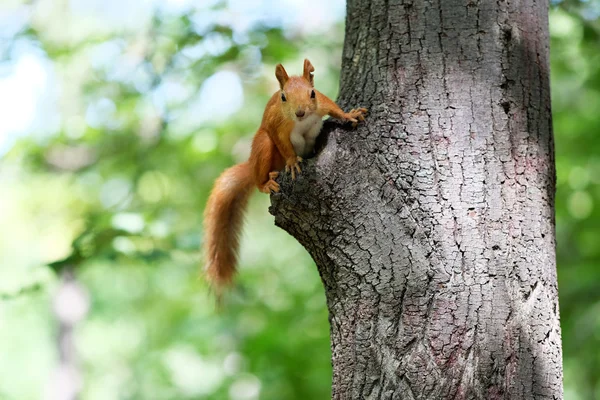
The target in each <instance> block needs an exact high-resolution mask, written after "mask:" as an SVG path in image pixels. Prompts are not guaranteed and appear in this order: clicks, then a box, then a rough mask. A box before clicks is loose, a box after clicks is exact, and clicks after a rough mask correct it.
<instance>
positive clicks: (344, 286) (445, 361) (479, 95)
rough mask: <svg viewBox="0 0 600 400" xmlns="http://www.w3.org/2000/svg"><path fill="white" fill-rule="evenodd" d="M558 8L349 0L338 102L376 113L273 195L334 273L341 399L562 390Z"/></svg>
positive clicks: (334, 339) (327, 280) (330, 137)
mask: <svg viewBox="0 0 600 400" xmlns="http://www.w3.org/2000/svg"><path fill="white" fill-rule="evenodd" d="M547 14H548V4H547V2H545V1H537V2H536V1H535V0H521V1H516V0H499V1H495V0H494V1H491V0H471V1H458V0H445V1H442V0H437V1H423V0H413V1H411V0H405V1H404V2H402V1H394V0H349V1H348V6H347V20H346V40H345V45H344V52H343V61H342V74H341V89H340V99H339V103H340V104H341V105H342V106H343V108H344V109H346V110H347V109H350V108H353V107H358V106H366V107H368V108H369V111H370V114H369V116H368V117H367V122H366V124H364V125H359V127H358V128H357V129H356V130H347V129H342V128H341V127H340V126H339V125H335V124H328V125H327V127H328V129H325V131H328V130H329V131H330V132H329V133H327V132H325V133H324V135H325V140H326V143H325V145H324V147H323V149H322V150H321V151H320V153H319V154H318V156H317V157H316V158H315V159H314V160H309V161H307V162H306V163H305V166H304V169H303V173H302V174H301V176H300V177H299V178H298V179H297V180H296V181H295V182H291V181H290V179H289V177H284V179H282V192H281V193H280V194H275V195H273V196H272V204H273V205H272V207H271V212H272V213H273V214H274V215H275V222H276V224H277V225H278V226H280V227H282V228H283V229H285V230H286V231H288V232H289V233H290V234H292V235H293V236H294V237H296V238H297V239H298V240H299V241H300V243H301V244H302V245H303V246H304V247H306V249H307V250H308V251H309V252H310V254H311V255H312V257H313V258H314V260H315V262H316V264H317V267H318V269H319V272H320V274H321V277H322V280H323V283H324V285H325V290H326V295H327V306H328V308H329V319H330V323H331V346H332V353H333V354H332V359H333V394H332V395H333V398H334V399H450V398H451V399H508V398H510V399H560V398H562V365H561V340H560V326H559V316H558V292H557V284H556V266H555V253H554V248H555V242H554V241H555V238H554V190H555V172H554V155H553V152H554V151H553V139H552V123H551V122H552V121H551V113H550V91H549V82H548V73H549V65H548V64H549V63H548V59H549V55H548V19H547ZM317 67H318V66H317ZM316 86H317V87H318V68H317V71H316Z"/></svg>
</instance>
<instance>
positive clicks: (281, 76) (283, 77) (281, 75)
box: [275, 64, 290, 90]
mask: <svg viewBox="0 0 600 400" xmlns="http://www.w3.org/2000/svg"><path fill="white" fill-rule="evenodd" d="M275 77H276V78H277V80H278V81H279V87H280V88H281V90H283V87H284V86H285V83H286V82H287V81H288V79H290V77H289V76H288V74H287V72H285V68H283V65H281V64H277V67H275Z"/></svg>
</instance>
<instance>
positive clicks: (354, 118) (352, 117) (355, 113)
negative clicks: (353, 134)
mask: <svg viewBox="0 0 600 400" xmlns="http://www.w3.org/2000/svg"><path fill="white" fill-rule="evenodd" d="M367 111H368V110H367V109H366V108H364V107H361V108H354V109H352V110H350V112H348V113H346V119H347V120H348V121H350V122H352V127H353V128H355V127H356V125H357V124H358V121H364V120H365V114H366V113H367Z"/></svg>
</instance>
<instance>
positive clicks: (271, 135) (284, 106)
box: [204, 59, 367, 289]
mask: <svg viewBox="0 0 600 400" xmlns="http://www.w3.org/2000/svg"><path fill="white" fill-rule="evenodd" d="M314 70H315V69H314V67H313V66H312V64H311V63H310V61H308V60H307V59H306V60H304V73H303V74H302V76H288V74H287V72H286V71H285V69H284V68H283V65H281V64H278V65H277V67H276V68H275V76H276V77H277V80H278V81H279V86H280V90H278V91H277V92H275V94H273V96H272V97H271V99H270V100H269V102H268V103H267V106H266V108H265V112H264V114H263V119H262V122H261V124H260V127H259V128H258V131H257V132H256V134H255V135H254V139H253V141H252V149H251V152H250V158H249V159H248V161H246V162H244V163H241V164H237V165H234V166H233V167H231V168H229V169H227V170H225V171H224V172H223V173H222V174H221V176H219V178H218V179H217V180H216V181H215V185H214V187H213V189H212V191H211V193H210V196H209V198H208V202H207V204H206V209H205V211H204V234H205V240H204V250H205V256H206V275H207V278H208V280H209V282H210V283H211V284H212V285H213V287H216V288H217V289H218V288H221V287H223V286H225V285H227V284H230V283H231V281H232V278H233V275H234V274H235V271H236V263H237V253H238V248H239V244H240V233H241V229H242V223H243V215H244V210H245V208H246V204H247V202H248V198H249V197H250V193H251V190H252V187H253V186H255V185H256V186H257V187H258V190H260V191H261V192H263V193H270V192H279V184H278V183H277V182H275V179H276V178H277V176H278V175H279V172H278V171H280V170H282V169H283V168H284V167H285V171H286V172H289V173H291V174H292V179H296V174H297V173H300V172H301V169H300V162H301V161H302V157H305V156H307V155H309V154H311V153H312V151H313V148H314V144H315V140H316V138H317V136H318V135H319V132H320V131H321V127H322V125H323V117H324V116H325V115H329V116H331V117H333V118H336V119H339V120H342V121H350V122H352V123H353V126H356V124H357V123H358V121H364V119H365V118H364V114H365V113H366V112H367V109H366V108H357V109H354V110H351V111H350V112H344V111H343V110H342V109H341V108H340V107H339V106H338V105H337V104H335V102H333V101H332V100H331V99H329V98H328V97H327V96H325V95H324V94H322V93H320V92H318V91H317V90H315V89H314V82H313V71H314Z"/></svg>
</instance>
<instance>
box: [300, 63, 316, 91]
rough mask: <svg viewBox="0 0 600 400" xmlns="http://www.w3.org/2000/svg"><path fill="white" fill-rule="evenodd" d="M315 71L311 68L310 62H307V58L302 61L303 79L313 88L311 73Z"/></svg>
mask: <svg viewBox="0 0 600 400" xmlns="http://www.w3.org/2000/svg"><path fill="white" fill-rule="evenodd" d="M314 70H315V67H313V65H312V64H311V63H310V61H308V58H305V59H304V74H303V76H304V79H306V80H307V81H309V82H310V84H311V85H313V86H314V84H315V82H314V76H313V72H314Z"/></svg>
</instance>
